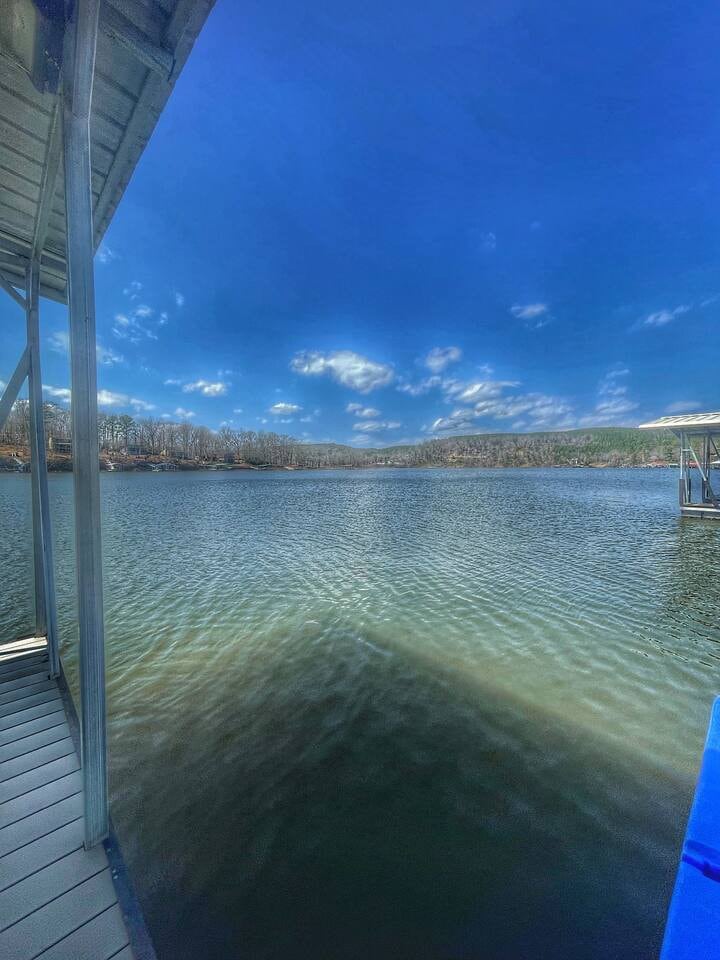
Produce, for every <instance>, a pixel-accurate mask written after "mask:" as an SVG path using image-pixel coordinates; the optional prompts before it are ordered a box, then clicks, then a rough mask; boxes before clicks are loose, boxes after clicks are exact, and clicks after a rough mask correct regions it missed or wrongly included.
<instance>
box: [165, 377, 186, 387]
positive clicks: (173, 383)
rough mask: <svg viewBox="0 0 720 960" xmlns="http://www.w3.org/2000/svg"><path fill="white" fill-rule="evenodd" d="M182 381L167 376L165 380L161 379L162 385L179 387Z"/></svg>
mask: <svg viewBox="0 0 720 960" xmlns="http://www.w3.org/2000/svg"><path fill="white" fill-rule="evenodd" d="M181 383H182V380H177V379H176V378H175V377H168V378H167V380H163V386H164V387H179V386H180V384H181Z"/></svg>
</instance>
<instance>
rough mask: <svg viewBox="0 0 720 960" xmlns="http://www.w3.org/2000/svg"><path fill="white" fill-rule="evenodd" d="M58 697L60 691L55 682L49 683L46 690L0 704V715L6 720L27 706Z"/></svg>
mask: <svg viewBox="0 0 720 960" xmlns="http://www.w3.org/2000/svg"><path fill="white" fill-rule="evenodd" d="M59 699H60V691H59V690H58V688H57V684H56V683H51V684H50V686H49V689H47V690H41V691H40V692H38V693H33V694H31V695H30V696H25V697H23V698H22V699H21V700H16V701H13V702H11V703H3V704H0V717H2V719H3V720H6V719H8V718H10V717H11V716H14V715H15V714H16V713H19V712H20V711H22V710H27V709H28V708H29V707H34V706H36V705H37V704H40V703H47V702H48V701H49V700H59Z"/></svg>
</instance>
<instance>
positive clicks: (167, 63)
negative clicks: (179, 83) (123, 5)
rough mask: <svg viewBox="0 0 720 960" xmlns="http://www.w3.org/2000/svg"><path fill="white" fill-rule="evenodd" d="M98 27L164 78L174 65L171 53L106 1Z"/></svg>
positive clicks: (165, 78) (168, 74) (166, 77)
mask: <svg viewBox="0 0 720 960" xmlns="http://www.w3.org/2000/svg"><path fill="white" fill-rule="evenodd" d="M100 29H101V30H102V32H103V33H104V34H105V35H106V36H108V37H110V39H111V40H115V41H116V42H117V43H118V44H120V46H121V47H125V49H126V50H127V51H129V52H130V53H131V54H132V55H133V56H134V57H135V59H136V60H139V61H140V63H142V64H144V65H145V66H146V67H147V68H148V70H153V71H154V72H155V73H158V74H159V75H160V76H161V77H162V78H163V79H164V80H167V79H168V77H169V76H170V74H171V73H172V69H173V67H174V65H175V57H174V56H173V55H172V53H171V52H170V51H169V50H167V49H166V48H165V47H161V46H159V45H158V44H157V43H153V42H152V40H149V39H148V38H147V36H146V35H145V34H144V33H143V32H142V30H138V28H137V27H136V26H135V24H134V23H131V21H130V20H128V19H127V18H126V17H124V16H123V15H122V13H120V12H119V11H118V10H115V8H114V7H111V6H109V4H107V3H104V4H103V7H102V16H101V17H100Z"/></svg>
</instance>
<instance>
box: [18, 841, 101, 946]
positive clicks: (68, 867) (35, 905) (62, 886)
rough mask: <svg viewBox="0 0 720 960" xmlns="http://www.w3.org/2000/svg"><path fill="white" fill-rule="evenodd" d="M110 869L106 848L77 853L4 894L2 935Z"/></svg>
mask: <svg viewBox="0 0 720 960" xmlns="http://www.w3.org/2000/svg"><path fill="white" fill-rule="evenodd" d="M107 865H108V860H107V856H106V855H105V850H104V849H103V847H101V846H100V847H93V849H92V850H85V849H84V848H81V849H80V850H75V851H74V852H73V853H70V854H68V855H67V856H65V857H63V858H62V859H61V860H56V861H55V863H52V864H50V865H49V866H47V867H44V868H43V869H42V870H39V871H38V872H37V873H34V874H32V876H30V877H27V878H26V879H25V880H21V881H20V882H19V883H16V884H14V885H13V886H12V887H9V888H8V889H7V890H5V891H3V892H2V893H0V932H2V931H3V930H5V929H6V928H7V927H9V926H11V925H12V924H13V923H17V922H18V921H19V920H22V919H23V918H24V917H27V916H28V915H29V914H31V913H34V911H35V910H39V909H40V907H44V906H45V904H46V903H50V901H51V900H55V899H56V897H59V896H62V894H64V893H67V891H68V890H71V889H72V888H73V887H76V886H77V885H78V884H79V883H82V882H83V881H84V880H88V879H89V878H90V877H94V876H95V874H96V873H100V871H101V870H105V868H106V867H107Z"/></svg>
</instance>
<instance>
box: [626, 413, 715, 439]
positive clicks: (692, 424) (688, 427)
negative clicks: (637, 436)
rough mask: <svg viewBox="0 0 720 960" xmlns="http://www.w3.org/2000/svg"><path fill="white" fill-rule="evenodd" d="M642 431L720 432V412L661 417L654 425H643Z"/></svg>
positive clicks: (641, 426)
mask: <svg viewBox="0 0 720 960" xmlns="http://www.w3.org/2000/svg"><path fill="white" fill-rule="evenodd" d="M640 429H641V430H660V429H666V430H675V431H678V432H679V431H683V432H685V433H702V434H705V433H708V432H710V433H715V432H717V431H720V412H717V413H687V414H683V415H681V416H673V417H660V419H659V420H653V421H652V423H641V424H640Z"/></svg>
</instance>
